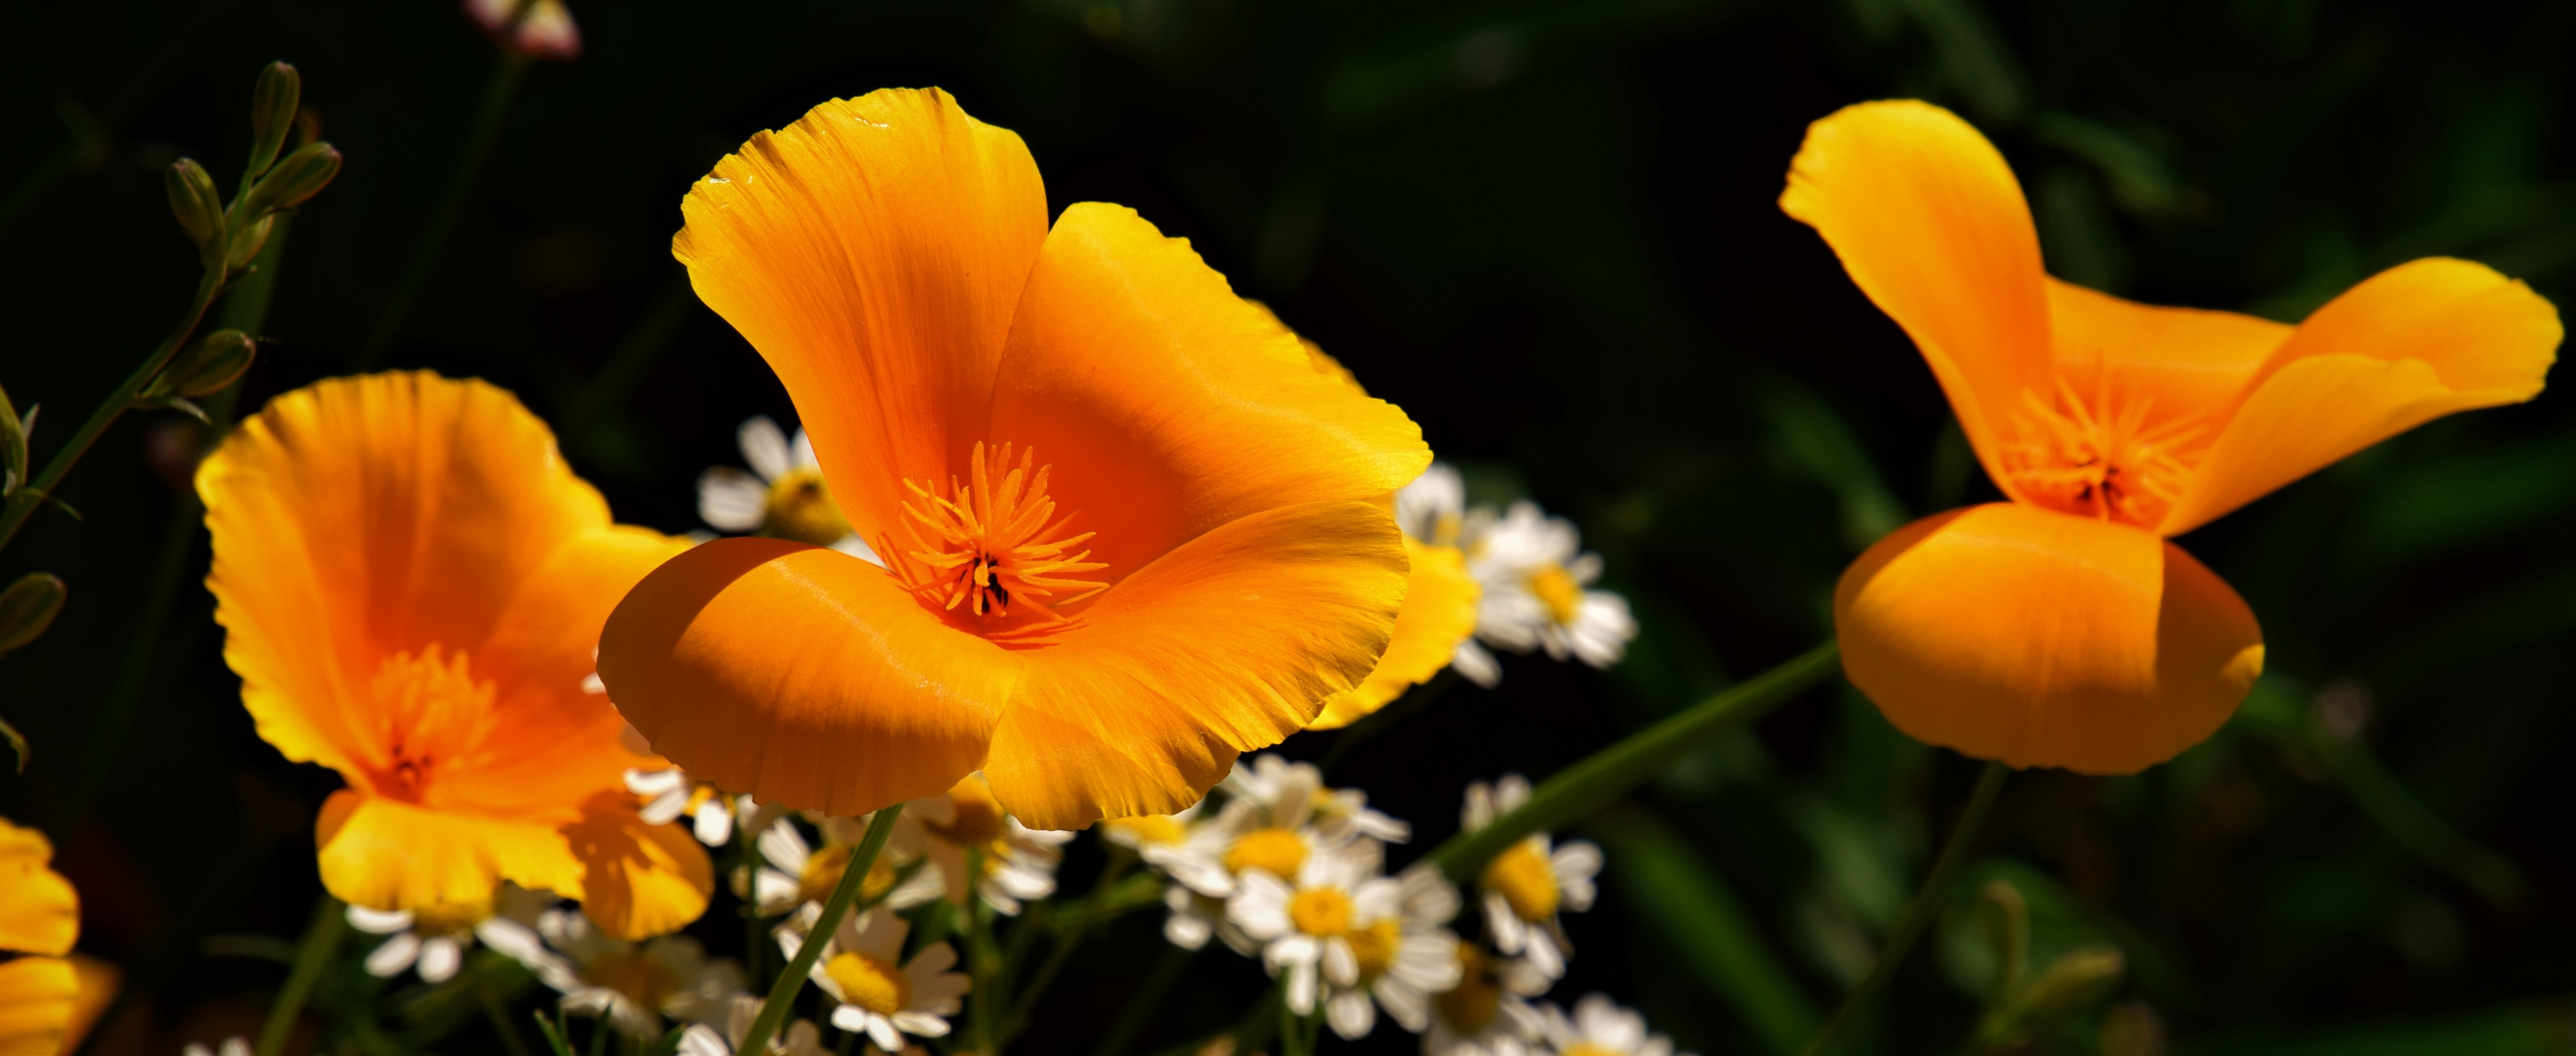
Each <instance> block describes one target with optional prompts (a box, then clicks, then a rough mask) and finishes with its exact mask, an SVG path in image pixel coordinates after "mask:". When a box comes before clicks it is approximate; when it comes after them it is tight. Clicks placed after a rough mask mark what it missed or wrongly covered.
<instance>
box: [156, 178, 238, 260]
mask: <svg viewBox="0 0 2576 1056" xmlns="http://www.w3.org/2000/svg"><path fill="white" fill-rule="evenodd" d="M162 182H163V188H164V189H165V190H167V191H169V192H170V211H171V212H173V213H176V214H178V217H179V227H180V228H181V229H183V230H185V231H187V232H188V241H190V242H192V243H195V244H196V246H197V248H198V250H199V251H200V252H210V250H209V249H208V247H209V246H212V245H213V244H214V241H215V236H216V235H217V234H219V233H221V232H222V231H223V229H224V198H223V195H222V194H221V193H220V192H218V191H216V190H215V178H214V177H213V176H209V175H207V174H206V167H205V166H203V165H199V164H197V160H196V159H195V158H181V159H179V160H177V161H174V162H171V163H170V172H169V174H168V175H167V176H166V177H165V178H164V179H163V181H162Z"/></svg>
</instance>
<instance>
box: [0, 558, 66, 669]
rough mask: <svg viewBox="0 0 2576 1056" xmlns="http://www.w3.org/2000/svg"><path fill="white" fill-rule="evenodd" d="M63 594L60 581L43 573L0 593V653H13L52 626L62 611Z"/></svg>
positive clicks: (21, 581) (34, 574)
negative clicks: (56, 615) (56, 616)
mask: <svg viewBox="0 0 2576 1056" xmlns="http://www.w3.org/2000/svg"><path fill="white" fill-rule="evenodd" d="M65 593H66V591H65V590H64V588H63V581H62V580H60V579H57V578H55V577H53V576H51V575H48V574H46V573H43V572H29V573H27V574H26V575H23V576H20V577H18V581H17V582H15V583H12V584H9V589H7V590H0V653H7V652H12V651H15V650H17V649H18V648H20V647H22V646H24V645H26V644H27V643H29V642H32V641H35V640H36V636H37V635H40V634H43V633H45V628H47V627H50V626H52V625H53V622H54V616H55V614H57V613H60V612H61V611H63V597H64V595H65Z"/></svg>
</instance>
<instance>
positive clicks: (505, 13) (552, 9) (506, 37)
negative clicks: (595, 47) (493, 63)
mask: <svg viewBox="0 0 2576 1056" xmlns="http://www.w3.org/2000/svg"><path fill="white" fill-rule="evenodd" d="M465 14H466V16H467V17H469V18H472V19H473V20H474V24H475V25H477V26H480V27H482V29H483V32H484V33H485V34H487V35H489V36H490V37H491V38H492V39H493V40H496V41H499V42H501V45H502V46H503V47H507V48H510V49H512V50H515V51H517V52H519V53H521V54H523V55H526V56H528V57H529V58H532V59H552V60H555V61H558V62H570V61H572V60H574V59H577V58H580V57H581V27H580V26H577V25H574V24H573V20H572V10H571V9H570V8H567V7H565V6H564V5H563V0H465Z"/></svg>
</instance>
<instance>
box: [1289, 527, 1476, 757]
mask: <svg viewBox="0 0 2576 1056" xmlns="http://www.w3.org/2000/svg"><path fill="white" fill-rule="evenodd" d="M1404 554H1405V557H1406V559H1407V560H1409V561H1410V562H1411V563H1412V566H1413V569H1412V571H1411V572H1410V573H1408V574H1407V575H1406V577H1405V590H1404V608H1403V609H1402V610H1401V611H1399V612H1397V613H1396V614H1395V636H1394V637H1393V638H1392V639H1389V640H1388V642H1387V645H1386V655H1385V656H1382V657H1380V658H1378V662H1377V667H1376V668H1374V669H1372V670H1370V671H1369V673H1368V677H1367V678H1365V679H1362V680H1361V681H1360V684H1359V685H1358V686H1356V687H1354V688H1352V689H1351V690H1350V691H1349V692H1346V693H1336V694H1333V698H1332V699H1331V700H1327V701H1325V702H1324V711H1323V713H1322V714H1320V715H1317V716H1316V717H1315V721H1314V722H1312V723H1309V724H1307V726H1306V728H1307V729H1310V730H1330V729H1338V728H1340V727H1343V726H1348V725H1350V724H1351V723H1354V722H1357V721H1359V720H1360V719H1361V718H1362V717H1364V716H1367V715H1368V714H1370V713H1371V712H1374V711H1376V710H1377V709H1379V708H1383V707H1385V706H1386V705H1387V703H1388V702H1390V701H1393V700H1394V699H1395V698H1397V697H1400V696H1403V695H1404V691H1405V690H1407V689H1411V688H1413V687H1414V686H1417V685H1420V684H1422V683H1424V682H1427V681H1430V680H1431V676H1433V675H1436V674H1439V673H1440V669H1441V668H1444V667H1447V666H1449V658H1450V656H1451V655H1452V654H1453V653H1455V652H1456V651H1457V648H1458V643H1460V642H1463V641H1466V640H1467V637H1468V636H1469V635H1472V634H1474V633H1476V600H1477V598H1478V596H1479V595H1480V594H1481V590H1480V588H1479V587H1478V586H1477V584H1476V577H1474V576H1471V575H1468V574H1467V555H1466V554H1465V553H1463V552H1461V551H1460V550H1459V549H1458V548H1457V547H1454V546H1432V545H1429V544H1426V543H1420V542H1415V541H1414V540H1412V539H1410V538H1407V539H1406V540H1405V541H1404Z"/></svg>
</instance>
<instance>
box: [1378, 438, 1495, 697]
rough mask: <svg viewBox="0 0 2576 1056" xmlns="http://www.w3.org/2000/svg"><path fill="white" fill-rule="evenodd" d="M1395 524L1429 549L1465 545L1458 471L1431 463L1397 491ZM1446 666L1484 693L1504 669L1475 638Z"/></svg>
mask: <svg viewBox="0 0 2576 1056" xmlns="http://www.w3.org/2000/svg"><path fill="white" fill-rule="evenodd" d="M1395 524H1396V527H1397V528H1400V529H1402V530H1403V531H1404V534H1406V535H1409V536H1412V537H1413V539H1414V541H1416V542H1419V543H1423V544H1426V545H1429V546H1455V547H1461V548H1464V547H1465V546H1466V545H1467V543H1468V539H1467V535H1466V532H1467V528H1468V526H1469V521H1468V518H1467V482H1466V481H1465V480H1464V479H1463V478H1461V477H1459V476H1458V470H1457V469H1456V468H1454V467H1452V466H1450V465H1449V464H1448V463H1445V462H1434V463H1432V464H1431V468H1429V469H1426V470H1423V471H1422V475H1421V476H1419V477H1415V478H1413V483H1411V484H1407V485H1405V486H1403V487H1401V488H1398V489H1396V492H1395ZM1449 666H1450V667H1452V668H1455V669H1457V672H1458V673H1459V674H1461V675H1464V676H1466V677H1467V681H1470V682H1473V683H1475V684H1477V685H1479V686H1483V687H1485V688H1486V689H1492V688H1494V686H1495V685H1497V684H1499V683H1501V682H1502V680H1503V665H1502V664H1500V663H1498V662H1496V661H1495V659H1494V654H1492V653H1489V652H1486V651H1485V647H1484V646H1481V645H1478V644H1476V640H1475V639H1474V638H1468V639H1467V640H1465V641H1462V642H1459V643H1458V647H1457V648H1456V649H1453V650H1451V651H1450V654H1449Z"/></svg>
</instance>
